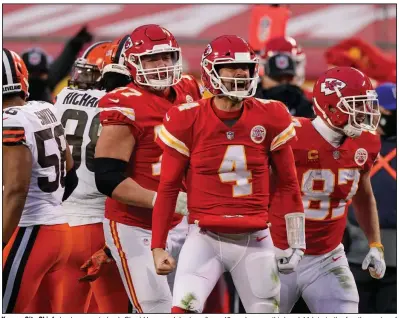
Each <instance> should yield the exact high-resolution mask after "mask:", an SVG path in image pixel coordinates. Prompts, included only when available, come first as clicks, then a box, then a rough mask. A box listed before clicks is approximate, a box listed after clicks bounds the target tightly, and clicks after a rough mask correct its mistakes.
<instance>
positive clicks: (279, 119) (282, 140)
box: [266, 101, 296, 151]
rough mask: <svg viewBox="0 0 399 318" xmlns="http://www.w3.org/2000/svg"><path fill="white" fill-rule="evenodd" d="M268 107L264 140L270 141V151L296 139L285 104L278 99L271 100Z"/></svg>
mask: <svg viewBox="0 0 399 318" xmlns="http://www.w3.org/2000/svg"><path fill="white" fill-rule="evenodd" d="M271 103H272V107H270V108H269V109H268V114H267V115H268V117H269V120H270V126H269V131H268V134H267V137H266V142H269V143H270V151H276V150H279V149H281V148H283V147H285V146H286V145H289V144H290V143H291V142H292V141H295V140H296V132H295V127H294V123H293V121H292V117H291V114H290V113H289V111H288V108H287V106H285V105H284V104H283V103H281V102H278V101H273V102H271Z"/></svg>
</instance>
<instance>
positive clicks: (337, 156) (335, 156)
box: [333, 150, 339, 160]
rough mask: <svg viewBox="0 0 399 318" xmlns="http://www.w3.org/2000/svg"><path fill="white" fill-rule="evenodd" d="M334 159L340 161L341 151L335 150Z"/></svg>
mask: <svg viewBox="0 0 399 318" xmlns="http://www.w3.org/2000/svg"><path fill="white" fill-rule="evenodd" d="M333 158H334V159H335V160H338V159H339V151H338V150H335V151H334V152H333Z"/></svg>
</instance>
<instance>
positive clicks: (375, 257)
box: [362, 247, 387, 279]
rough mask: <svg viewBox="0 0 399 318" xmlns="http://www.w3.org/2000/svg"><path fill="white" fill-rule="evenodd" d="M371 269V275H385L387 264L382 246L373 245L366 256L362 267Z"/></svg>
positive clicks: (374, 276) (376, 276)
mask: <svg viewBox="0 0 399 318" xmlns="http://www.w3.org/2000/svg"><path fill="white" fill-rule="evenodd" d="M367 268H368V269H369V272H370V275H371V277H373V278H375V279H381V278H383V277H384V275H385V270H386V268H387V266H386V265H385V260H384V250H383V248H381V247H371V248H370V251H369V252H368V254H367V255H366V257H365V258H364V261H363V264H362V269H363V270H366V269H367Z"/></svg>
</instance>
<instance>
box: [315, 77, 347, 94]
mask: <svg viewBox="0 0 399 318" xmlns="http://www.w3.org/2000/svg"><path fill="white" fill-rule="evenodd" d="M345 86H346V84H345V83H344V82H343V81H340V80H339V79H336V78H326V79H325V80H324V82H323V83H321V92H322V93H324V95H331V94H334V93H335V88H337V89H338V90H341V89H343V88H344V87H345Z"/></svg>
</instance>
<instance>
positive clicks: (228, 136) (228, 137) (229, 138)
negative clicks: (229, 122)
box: [226, 131, 234, 140]
mask: <svg viewBox="0 0 399 318" xmlns="http://www.w3.org/2000/svg"><path fill="white" fill-rule="evenodd" d="M226 137H227V139H228V140H233V139H234V132H233V131H228V132H227V133H226Z"/></svg>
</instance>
